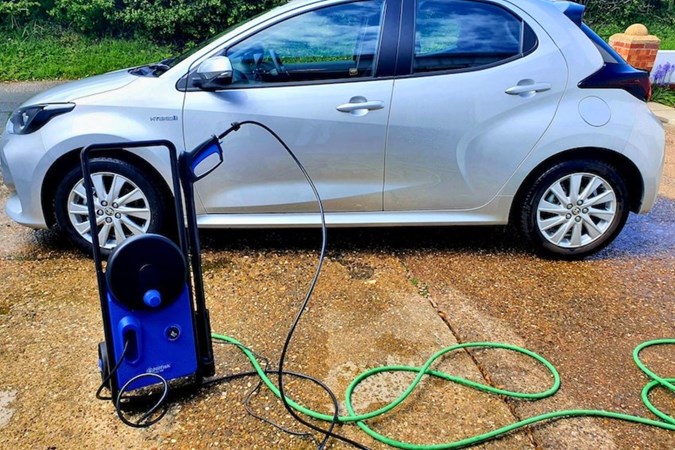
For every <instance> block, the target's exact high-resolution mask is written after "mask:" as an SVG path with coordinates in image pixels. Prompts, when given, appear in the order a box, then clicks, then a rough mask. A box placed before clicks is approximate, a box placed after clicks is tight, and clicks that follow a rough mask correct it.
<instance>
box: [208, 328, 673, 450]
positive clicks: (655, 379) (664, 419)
mask: <svg viewBox="0 0 675 450" xmlns="http://www.w3.org/2000/svg"><path fill="white" fill-rule="evenodd" d="M212 336H213V338H214V339H217V340H221V341H224V342H228V343H230V344H233V345H235V346H237V347H238V348H239V349H240V350H241V351H242V352H243V353H244V354H245V355H246V357H247V358H248V359H249V360H250V362H251V364H252V365H253V368H254V369H255V371H256V372H257V373H258V375H259V376H260V378H261V379H262V380H263V382H264V383H265V385H266V386H267V387H268V388H269V389H270V390H271V391H272V392H273V393H274V394H275V395H276V396H277V397H278V396H279V389H277V387H276V386H275V385H274V383H272V381H271V380H270V379H269V378H268V377H267V375H266V374H265V372H264V370H263V369H262V367H261V366H260V364H259V363H258V361H257V360H256V358H255V356H254V355H253V352H251V351H250V350H249V349H248V348H246V347H245V346H244V345H243V344H241V343H240V342H239V341H237V340H236V339H234V338H231V337H229V336H225V335H221V334H216V333H214V334H213V335H212ZM655 345H675V339H656V340H652V341H647V342H644V343H642V344H640V345H638V346H637V347H636V348H635V350H634V351H633V359H634V360H635V364H637V366H638V367H639V368H640V369H641V370H642V371H643V372H644V373H645V374H646V375H647V377H649V378H650V379H651V380H652V381H651V382H649V383H648V384H647V385H646V386H645V387H644V388H643V389H642V401H643V402H644V404H645V406H646V407H647V408H648V409H649V410H650V411H651V412H652V413H654V414H655V415H656V416H657V417H659V418H660V419H661V421H659V420H653V419H647V418H645V417H639V416H632V415H629V414H621V413H616V412H611V411H601V410H588V409H570V410H564V411H554V412H550V413H546V414H541V415H538V416H534V417H530V418H529V419H524V420H521V421H519V422H516V423H513V424H510V425H507V426H504V427H501V428H497V429H495V430H493V431H490V432H487V433H483V434H479V435H476V436H472V437H469V438H466V439H461V440H458V441H454V442H446V443H440V444H412V443H408V442H401V441H397V440H395V439H392V438H389V437H387V436H384V435H381V434H379V433H378V432H376V431H374V430H373V429H371V428H370V427H368V425H366V423H365V421H366V420H368V419H373V418H375V417H378V416H381V415H383V414H386V413H388V412H389V411H391V410H392V409H394V408H395V407H396V406H397V405H399V404H400V403H401V402H403V401H404V400H405V399H406V398H407V397H408V396H409V395H410V394H411V393H412V392H413V390H414V389H415V388H416V387H417V385H418V384H419V382H420V381H421V380H422V378H423V377H424V376H427V375H428V376H434V377H437V378H441V379H444V380H447V381H451V382H454V383H458V384H461V385H464V386H468V387H471V388H474V389H478V390H480V391H483V392H488V393H491V394H497V395H503V396H506V397H511V398H520V399H528V400H537V399H542V398H546V397H550V396H551V395H553V394H555V393H556V392H557V391H558V389H559V388H560V374H559V373H558V371H557V370H556V369H555V367H554V366H553V364H551V363H550V362H549V361H547V360H546V359H545V358H544V357H542V356H540V355H538V354H537V353H534V352H532V351H530V350H527V349H524V348H521V347H518V346H515V345H509V344H501V343H497V342H474V343H467V344H458V345H453V346H450V347H446V348H444V349H442V350H440V351H438V352H436V353H435V354H434V355H432V356H431V357H430V358H429V359H428V360H427V362H426V363H425V364H424V365H423V366H422V367H412V366H384V367H376V368H374V369H370V370H367V371H365V372H363V373H362V374H360V375H359V376H357V377H356V378H355V379H354V380H353V381H352V382H351V383H350V384H349V386H348V387H347V391H346V393H345V404H346V406H347V412H348V415H347V416H342V417H340V419H339V421H340V422H341V423H348V422H356V424H357V425H358V426H359V428H361V429H362V430H363V431H364V432H365V433H367V434H368V435H369V436H371V437H372V438H374V439H376V440H378V441H380V442H383V443H385V444H387V445H390V446H392V447H397V448H403V449H408V450H444V449H456V448H463V447H468V446H472V445H476V444H479V443H482V442H485V441H489V440H492V439H496V438H498V437H500V436H502V435H504V434H506V433H510V432H512V431H515V430H518V429H520V428H523V427H526V426H528V425H532V424H534V423H537V422H543V421H547V420H552V419H559V418H563V417H605V418H609V419H617V420H623V421H626V422H633V423H640V424H643V425H649V426H653V427H658V428H663V429H665V430H670V431H675V419H674V418H673V417H671V416H669V415H668V414H666V413H664V412H663V411H660V410H659V409H657V408H656V407H655V406H654V405H653V404H652V403H651V401H650V400H649V393H650V392H651V390H652V389H654V388H655V387H656V386H661V387H663V388H665V389H668V390H669V391H671V392H673V393H675V384H674V383H675V378H663V377H660V376H658V375H657V374H655V373H654V372H652V371H651V370H650V369H649V368H648V367H647V366H645V364H644V363H643V362H642V361H641V360H640V352H641V351H642V350H644V349H645V348H647V347H651V346H655ZM463 348H499V349H506V350H510V351H514V352H518V353H522V354H524V355H526V356H529V357H530V358H533V359H535V360H536V361H538V362H539V363H541V364H543V365H544V366H545V367H546V368H547V369H548V370H549V372H550V373H551V375H552V376H553V385H552V386H551V387H550V388H549V389H547V390H545V391H543V392H537V393H524V392H513V391H508V390H504V389H497V388H494V387H492V386H488V385H485V384H481V383H477V382H475V381H471V380H467V379H465V378H460V377H456V376H453V375H450V374H447V373H445V372H440V371H436V370H432V369H431V365H432V364H433V363H434V362H435V361H436V360H438V359H439V358H440V357H442V356H443V355H445V354H446V353H450V352H453V351H455V350H459V349H463ZM382 372H413V373H417V375H416V376H415V379H414V380H413V381H412V382H411V383H410V385H409V386H408V387H407V388H406V389H405V391H404V392H403V393H402V394H401V395H400V396H399V397H398V398H396V399H395V400H394V401H392V402H391V403H389V404H388V405H386V406H384V407H382V408H379V409H377V410H375V411H371V412H368V413H362V414H358V413H357V412H356V411H355V410H354V407H353V405H352V395H353V393H354V390H355V389H356V387H357V386H358V385H359V384H360V383H362V382H363V381H364V380H366V379H367V378H369V377H371V376H373V375H376V374H378V373H382ZM287 400H288V403H289V404H290V405H291V406H292V407H293V408H294V409H295V410H297V411H299V412H301V413H303V414H305V415H307V416H309V417H312V418H314V419H319V420H325V421H329V422H330V421H331V420H333V416H332V415H329V414H322V413H319V412H316V411H313V410H311V409H308V408H306V407H304V406H302V405H300V404H298V403H297V402H295V401H293V400H291V399H287Z"/></svg>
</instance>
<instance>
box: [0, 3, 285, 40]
mask: <svg viewBox="0 0 675 450" xmlns="http://www.w3.org/2000/svg"><path fill="white" fill-rule="evenodd" d="M281 3H285V0H0V27H1V26H4V27H10V28H14V29H17V28H21V27H25V26H27V25H28V24H29V23H30V22H34V21H37V22H43V23H45V22H50V23H52V24H56V25H60V26H62V27H64V28H66V29H70V30H73V31H78V32H81V33H84V34H86V35H89V36H99V37H102V36H106V35H123V36H141V37H148V38H151V39H153V40H155V41H162V42H169V41H174V42H180V43H184V42H185V41H187V40H197V41H200V40H203V39H205V38H206V37H208V36H210V35H213V34H215V33H217V32H219V31H221V30H223V29H224V28H226V27H227V26H229V25H232V24H234V23H238V22H241V21H242V20H244V19H247V18H249V17H251V16H253V15H255V14H258V13H260V12H262V11H265V10H267V9H270V8H271V7H273V6H276V5H278V4H281Z"/></svg>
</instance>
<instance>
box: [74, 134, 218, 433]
mask: <svg viewBox="0 0 675 450" xmlns="http://www.w3.org/2000/svg"><path fill="white" fill-rule="evenodd" d="M122 147H123V148H126V149H130V150H133V149H137V148H156V149H162V148H163V149H164V151H166V152H168V156H169V160H170V166H171V177H172V184H173V190H174V194H175V195H174V209H175V215H176V232H177V237H178V244H176V243H174V242H173V241H172V240H170V239H169V238H167V237H165V236H161V235H158V234H141V235H137V236H134V237H131V238H129V239H126V240H124V241H123V242H122V243H120V244H119V245H118V246H117V247H116V248H115V249H114V251H113V252H112V254H111V255H110V257H109V258H108V261H107V265H106V268H105V270H104V269H103V257H102V254H101V249H100V246H99V239H98V234H97V233H96V230H97V229H98V225H99V223H102V224H103V225H105V221H106V220H109V218H108V217H106V216H105V214H100V213H99V214H97V213H96V210H98V211H105V208H106V206H107V205H105V204H96V203H95V202H96V201H98V202H100V203H104V202H105V199H98V200H94V198H95V196H94V191H95V185H94V183H93V180H92V177H91V165H90V161H91V155H92V154H94V153H97V152H102V151H106V150H112V149H118V148H122ZM222 161H223V152H222V148H221V146H220V143H219V141H218V139H217V138H215V137H214V138H211V139H208V140H207V141H205V142H203V143H202V144H200V145H199V146H197V147H196V148H194V149H193V150H192V151H189V152H183V153H181V154H180V156H178V152H177V151H176V147H175V146H174V144H173V143H171V142H169V141H165V140H155V141H138V142H125V143H120V142H118V143H107V144H94V145H90V146H88V147H86V148H84V149H83V150H82V152H81V164H82V173H83V176H84V186H85V190H86V196H87V208H88V211H89V226H90V228H91V230H92V232H91V238H92V247H93V254H94V263H95V266H96V277H97V280H98V288H99V300H100V303H101V313H102V316H103V330H104V336H105V341H104V342H101V343H100V344H99V347H98V348H99V367H100V370H101V376H102V378H103V383H102V386H104V387H107V388H108V389H109V390H110V393H111V396H110V399H112V400H113V402H114V403H115V405H116V407H117V409H118V414H120V418H123V415H122V413H121V401H122V399H123V395H124V393H126V392H130V391H137V390H139V389H141V388H146V387H149V386H153V385H157V384H158V383H159V384H160V385H161V386H162V387H163V395H162V397H161V399H162V401H163V400H164V398H165V396H166V393H167V391H168V386H169V384H170V383H180V384H181V385H182V386H189V385H193V386H199V385H200V384H201V382H202V379H203V378H204V377H208V376H211V375H213V374H214V373H215V363H214V359H213V347H212V342H211V326H210V320H209V312H208V309H207V308H206V302H205V299H204V287H203V282H202V272H201V259H200V251H199V234H198V231H197V227H196V213H195V204H194V189H193V185H194V183H195V182H196V181H198V180H199V179H201V178H203V177H204V176H206V175H208V174H209V173H211V171H213V170H214V169H215V168H216V167H218V165H220V163H222ZM181 188H182V190H181ZM181 192H182V195H181ZM183 211H185V214H186V215H187V225H188V226H187V230H186V227H185V223H186V222H185V216H184V213H183ZM188 261H189V262H190V269H191V273H192V277H190V272H189V271H188ZM192 283H194V286H192ZM100 391H101V390H100V389H99V395H100ZM159 406H160V405H159V404H158V405H157V407H159ZM152 412H153V413H154V412H155V411H154V410H153V411H152ZM159 418H161V415H160V416H158V417H155V418H154V419H150V416H147V417H144V418H143V421H141V422H138V423H130V424H131V425H137V426H141V425H147V424H149V423H154V421H156V420H158V419H159ZM123 420H125V419H123Z"/></svg>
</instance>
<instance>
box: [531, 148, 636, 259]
mask: <svg viewBox="0 0 675 450" xmlns="http://www.w3.org/2000/svg"><path fill="white" fill-rule="evenodd" d="M627 217H628V190H627V188H626V184H625V182H624V181H623V179H622V178H621V176H620V175H619V174H618V172H617V170H616V169H615V168H614V167H612V166H611V165H609V164H606V163H604V162H601V161H593V160H574V161H565V162H562V163H559V164H556V165H555V166H553V167H552V168H550V169H549V170H547V171H546V172H544V173H543V174H541V175H540V176H539V177H538V178H537V179H536V180H535V182H534V183H533V184H532V185H531V187H530V189H529V190H528V192H527V194H526V195H525V197H524V201H523V205H522V210H521V216H520V227H521V230H522V231H523V233H524V234H525V236H526V237H527V238H528V239H529V240H530V241H531V242H532V244H533V245H534V246H535V248H536V249H537V250H538V251H539V252H540V253H542V254H544V255H548V256H554V257H557V258H566V259H576V258H581V257H584V256H587V255H589V254H592V253H594V252H597V251H599V250H601V249H602V248H604V247H606V246H607V245H608V244H609V243H611V242H612V241H613V240H614V238H615V237H616V236H617V235H618V234H619V232H620V231H621V229H622V228H623V226H624V224H625V223H626V218H627Z"/></svg>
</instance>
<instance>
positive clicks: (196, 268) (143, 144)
mask: <svg viewBox="0 0 675 450" xmlns="http://www.w3.org/2000/svg"><path fill="white" fill-rule="evenodd" d="M214 143H215V144H218V146H219V148H220V144H219V143H218V140H217V138H215V137H213V138H211V139H209V140H207V141H206V142H204V143H203V144H201V145H199V146H197V147H196V148H195V149H193V150H192V151H190V152H182V153H181V154H180V157H179V156H178V151H177V149H176V146H175V145H174V144H173V143H172V142H171V141H168V140H149V141H132V142H115V143H104V144H92V145H89V146H87V147H85V148H84V149H83V150H82V151H81V153H80V161H81V165H82V174H83V179H84V187H85V191H86V196H87V209H88V212H89V225H90V229H91V241H92V249H93V256H94V264H95V266H96V279H97V282H98V290H99V300H100V303H101V313H102V316H103V331H104V335H105V343H104V344H105V349H106V352H107V356H108V361H109V362H116V361H117V358H120V356H121V355H116V354H115V353H114V349H113V335H112V329H111V324H110V323H109V317H110V316H109V308H108V299H107V287H106V278H105V273H104V271H103V263H102V261H103V258H102V254H101V248H100V242H99V239H98V233H97V232H96V230H97V224H96V211H95V207H94V187H93V184H92V180H91V167H90V159H91V158H90V154H91V153H93V152H103V151H111V150H119V149H125V150H128V149H136V148H148V147H164V148H166V149H167V151H168V153H169V159H170V164H171V178H172V184H173V194H174V206H175V213H176V231H177V233H178V245H179V248H180V249H181V251H182V253H183V255H184V256H185V259H186V262H187V261H188V260H189V261H190V263H189V264H190V266H191V273H192V277H190V276H189V275H188V277H187V284H188V290H189V292H190V294H189V295H190V303H191V305H192V311H193V317H192V320H193V325H194V330H195V334H196V336H195V341H196V343H197V348H196V351H197V372H196V373H195V377H194V378H195V379H194V385H195V386H199V385H201V383H202V380H203V378H204V377H209V376H212V375H214V374H215V362H214V359H213V344H212V341H211V324H210V317H209V311H208V309H207V308H206V300H205V297H204V283H203V278H202V268H201V267H202V266H201V252H200V244H199V231H198V230H197V217H196V212H195V200H194V182H195V181H197V179H199V178H201V177H198V178H197V177H195V175H194V174H192V173H190V172H189V169H190V165H191V163H192V162H193V160H194V159H195V156H196V155H197V153H198V152H199V150H201V149H202V148H204V146H205V145H208V144H214ZM220 151H221V154H220V157H221V161H222V149H221V150H220ZM179 158H180V164H179ZM204 175H206V174H204ZM204 175H202V176H204ZM181 187H182V190H181ZM183 206H185V214H184V213H183ZM186 216H187V230H186V221H185V219H186ZM191 278H192V280H191ZM193 284H194V286H193ZM102 370H104V368H102ZM106 375H107V374H105V373H103V376H104V377H105V376H106ZM113 376H114V374H113ZM108 387H109V389H110V392H111V398H112V400H113V402H116V401H117V398H118V395H119V389H120V386H118V385H117V383H116V382H114V379H113V378H111V379H110V381H109V383H108Z"/></svg>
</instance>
